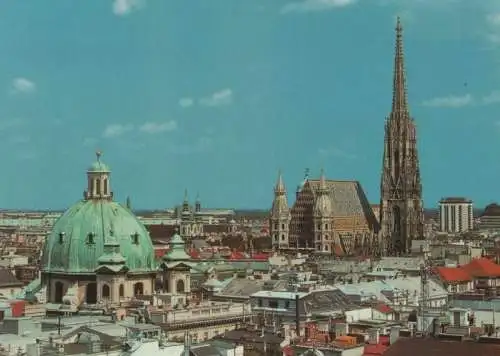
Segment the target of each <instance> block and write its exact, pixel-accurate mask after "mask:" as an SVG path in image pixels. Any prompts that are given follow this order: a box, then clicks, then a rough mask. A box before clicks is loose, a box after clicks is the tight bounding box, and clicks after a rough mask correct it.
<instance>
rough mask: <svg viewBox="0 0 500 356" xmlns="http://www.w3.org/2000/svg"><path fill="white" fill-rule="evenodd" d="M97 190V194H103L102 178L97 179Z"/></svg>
mask: <svg viewBox="0 0 500 356" xmlns="http://www.w3.org/2000/svg"><path fill="white" fill-rule="evenodd" d="M95 190H96V193H97V195H101V180H100V179H96V180H95Z"/></svg>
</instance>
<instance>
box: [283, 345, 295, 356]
mask: <svg viewBox="0 0 500 356" xmlns="http://www.w3.org/2000/svg"><path fill="white" fill-rule="evenodd" d="M281 351H282V352H283V355H285V356H293V354H294V352H293V347H291V346H290V345H287V346H285V347H284V348H282V349H281Z"/></svg>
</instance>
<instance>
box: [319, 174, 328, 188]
mask: <svg viewBox="0 0 500 356" xmlns="http://www.w3.org/2000/svg"><path fill="white" fill-rule="evenodd" d="M319 191H320V192H322V193H323V192H328V188H327V186H326V178H325V170H324V168H321V175H320V178H319Z"/></svg>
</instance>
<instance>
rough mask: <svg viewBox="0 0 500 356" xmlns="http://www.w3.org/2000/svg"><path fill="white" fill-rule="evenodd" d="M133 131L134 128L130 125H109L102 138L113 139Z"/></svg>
mask: <svg viewBox="0 0 500 356" xmlns="http://www.w3.org/2000/svg"><path fill="white" fill-rule="evenodd" d="M133 129H134V126H133V125H130V124H126V125H121V124H111V125H108V126H106V128H105V129H104V132H103V134H102V136H103V137H105V138H114V137H118V136H121V135H123V134H125V133H127V132H129V131H132V130H133Z"/></svg>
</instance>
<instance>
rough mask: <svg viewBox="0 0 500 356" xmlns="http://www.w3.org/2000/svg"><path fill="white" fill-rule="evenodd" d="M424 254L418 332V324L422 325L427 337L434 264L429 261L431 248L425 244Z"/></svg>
mask: <svg viewBox="0 0 500 356" xmlns="http://www.w3.org/2000/svg"><path fill="white" fill-rule="evenodd" d="M422 252H423V254H424V260H423V262H422V264H421V265H420V301H419V303H418V309H419V310H418V316H419V317H418V319H417V330H418V324H420V327H421V329H420V331H421V332H422V335H424V336H425V335H427V333H428V331H429V325H428V324H429V323H428V320H427V318H428V316H429V313H428V312H429V299H430V287H429V279H430V276H431V273H432V264H431V262H430V261H429V247H428V246H427V245H426V244H425V245H424V246H423V248H422Z"/></svg>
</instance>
